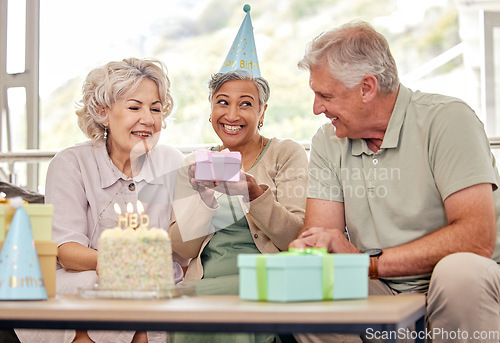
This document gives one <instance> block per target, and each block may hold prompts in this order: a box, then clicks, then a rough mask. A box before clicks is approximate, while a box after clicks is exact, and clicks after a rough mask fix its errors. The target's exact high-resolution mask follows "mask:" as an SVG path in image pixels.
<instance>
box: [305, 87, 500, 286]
mask: <svg viewBox="0 0 500 343" xmlns="http://www.w3.org/2000/svg"><path fill="white" fill-rule="evenodd" d="M479 183H491V184H492V185H493V189H495V190H496V189H497V187H498V184H499V174H498V171H497V169H496V166H495V158H494V157H493V154H492V153H491V150H490V147H489V142H488V139H487V137H486V134H485V132H484V127H483V124H482V123H481V121H480V120H479V119H478V117H477V116H476V114H475V113H474V111H473V110H472V109H471V108H470V107H469V106H468V105H467V104H465V103H464V102H463V101H461V100H459V99H456V98H451V97H447V96H443V95H437V94H428V93H422V92H418V91H417V92H413V91H411V90H410V89H408V88H406V87H404V86H403V85H401V86H400V90H399V93H398V98H397V101H396V105H395V107H394V111H393V113H392V115H391V119H390V121H389V124H388V127H387V131H386V133H385V136H384V140H383V142H382V146H381V149H380V150H379V151H378V152H377V153H374V152H373V151H371V150H370V149H369V148H368V146H367V144H366V142H365V140H363V139H354V140H353V139H348V138H337V137H336V136H335V128H334V127H333V125H332V124H331V123H327V124H325V125H323V126H322V127H320V128H319V130H318V131H317V132H316V134H315V135H314V137H313V139H312V145H311V154H310V162H309V184H308V194H307V195H308V197H309V198H316V199H324V200H333V201H339V202H343V203H344V208H345V218H346V228H347V230H348V232H349V235H350V238H351V241H352V242H353V244H354V245H356V247H358V249H360V250H366V249H369V248H382V249H383V248H387V247H392V246H397V245H401V244H404V243H407V242H409V241H412V240H414V239H417V238H419V237H422V236H424V235H426V234H428V233H430V232H433V231H435V230H437V229H439V228H440V227H442V226H444V225H447V219H446V211H445V208H444V203H443V201H444V200H445V199H446V198H447V197H448V196H449V195H451V194H452V193H454V192H457V191H459V190H461V189H464V188H466V187H469V186H472V185H475V184H479ZM493 194H494V198H495V204H496V209H497V223H498V225H497V228H498V229H497V248H496V249H495V252H494V255H493V258H494V259H495V260H496V261H500V248H499V247H500V220H498V218H499V216H498V215H499V214H500V192H494V193H493ZM428 278H429V276H428V275H426V276H420V277H416V278H402V280H404V281H405V282H406V281H408V282H410V281H411V279H428ZM396 288H398V287H396ZM401 290H407V289H406V288H404V287H403V288H402V289H401Z"/></svg>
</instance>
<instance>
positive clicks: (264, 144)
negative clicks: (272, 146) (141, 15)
mask: <svg viewBox="0 0 500 343" xmlns="http://www.w3.org/2000/svg"><path fill="white" fill-rule="evenodd" d="M266 145H267V143H264V137H262V136H260V151H259V153H258V155H257V157H256V158H255V161H253V163H252V166H251V167H250V168H248V170H250V169H252V168H253V166H254V165H255V164H256V163H257V161H258V160H259V157H260V156H261V155H262V152H263V151H264V148H265V146H266Z"/></svg>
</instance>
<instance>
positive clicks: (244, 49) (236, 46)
mask: <svg viewBox="0 0 500 343" xmlns="http://www.w3.org/2000/svg"><path fill="white" fill-rule="evenodd" d="M243 11H245V12H246V15H245V18H244V19H243V22H242V23H241V26H240V29H239V31H238V34H237V35H236V38H235V39H234V42H233V45H232V46H231V48H230V49H229V52H228V53H227V56H226V59H225V60H224V63H223V64H222V67H221V69H220V71H219V73H223V74H225V73H227V72H229V71H232V70H237V69H242V70H248V71H250V72H251V73H252V74H253V76H254V77H260V67H259V60H258V59H257V50H256V49H255V40H254V38H253V27H252V19H251V18H250V5H248V4H246V5H245V6H244V7H243Z"/></svg>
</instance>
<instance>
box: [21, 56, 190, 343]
mask: <svg viewBox="0 0 500 343" xmlns="http://www.w3.org/2000/svg"><path fill="white" fill-rule="evenodd" d="M81 104H82V106H81V108H80V109H79V110H77V112H76V113H77V115H78V124H79V126H80V128H81V130H82V131H83V132H84V133H85V134H86V135H87V136H88V137H89V138H90V140H89V141H86V142H83V143H80V144H77V145H74V146H72V147H69V148H66V149H64V150H62V151H60V152H59V153H58V154H57V155H56V156H55V157H54V158H53V160H52V161H51V163H50V165H49V168H48V172H47V182H46V196H45V202H46V203H49V204H53V206H54V216H53V239H54V240H55V241H56V242H57V243H58V265H57V273H56V275H57V276H56V277H57V280H56V287H57V289H56V292H57V294H67V293H76V292H77V288H78V287H84V288H85V287H91V286H92V285H94V284H95V283H96V282H97V281H98V276H97V273H96V268H97V241H98V238H99V236H100V234H101V233H102V232H103V231H104V230H105V229H108V228H111V227H115V226H117V214H116V212H115V210H114V207H113V206H114V204H115V203H116V204H118V205H120V207H121V208H122V209H124V208H125V206H126V204H127V203H133V204H136V203H137V201H138V200H139V201H141V202H142V204H143V206H144V208H145V211H146V213H147V214H148V215H149V218H150V225H152V226H155V227H161V228H165V229H168V226H169V223H170V216H171V212H172V205H171V199H172V197H173V191H174V188H175V179H176V172H177V169H178V168H179V166H180V163H181V161H182V160H183V155H182V154H181V153H180V152H179V151H177V150H176V149H173V148H171V147H167V146H162V145H157V142H158V139H159V135H160V131H161V129H162V127H165V119H166V118H167V116H168V115H169V114H170V113H171V112H172V108H173V99H172V96H171V94H170V81H169V78H168V76H167V73H166V68H165V66H164V65H163V64H162V63H161V62H160V61H157V60H146V59H136V58H129V59H124V60H123V61H116V62H110V63H108V64H106V65H105V66H102V67H99V68H96V69H94V70H92V71H91V72H90V73H89V74H88V76H87V79H86V81H85V83H84V85H83V97H82V100H81ZM177 260H178V259H177V257H176V256H174V261H177ZM174 271H175V279H176V281H177V282H178V281H180V280H181V279H182V269H181V267H180V265H179V264H178V263H177V262H174ZM16 333H17V335H18V337H19V338H20V340H21V342H25V341H26V342H28V341H29V342H34V341H36V342H147V341H149V342H165V341H166V340H167V337H166V334H165V333H161V332H154V333H149V332H148V333H146V332H133V331H130V332H129V331H125V332H111V331H110V332H106V331H90V330H89V331H76V332H75V331H74V330H61V331H50V332H47V331H43V330H42V331H31V330H16Z"/></svg>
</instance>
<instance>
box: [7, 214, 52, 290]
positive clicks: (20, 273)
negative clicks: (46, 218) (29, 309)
mask: <svg viewBox="0 0 500 343" xmlns="http://www.w3.org/2000/svg"><path fill="white" fill-rule="evenodd" d="M45 299H47V291H46V289H45V284H44V282H43V276H42V271H41V268H40V262H39V261H38V255H37V253H36V249H35V242H34V241H33V233H32V231H31V222H30V218H29V216H28V213H27V212H26V210H25V209H24V207H22V206H19V207H18V208H17V210H16V212H15V214H14V218H12V223H11V225H10V229H9V232H8V233H7V237H6V238H5V242H4V244H3V247H2V250H1V251H0V300H45Z"/></svg>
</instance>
